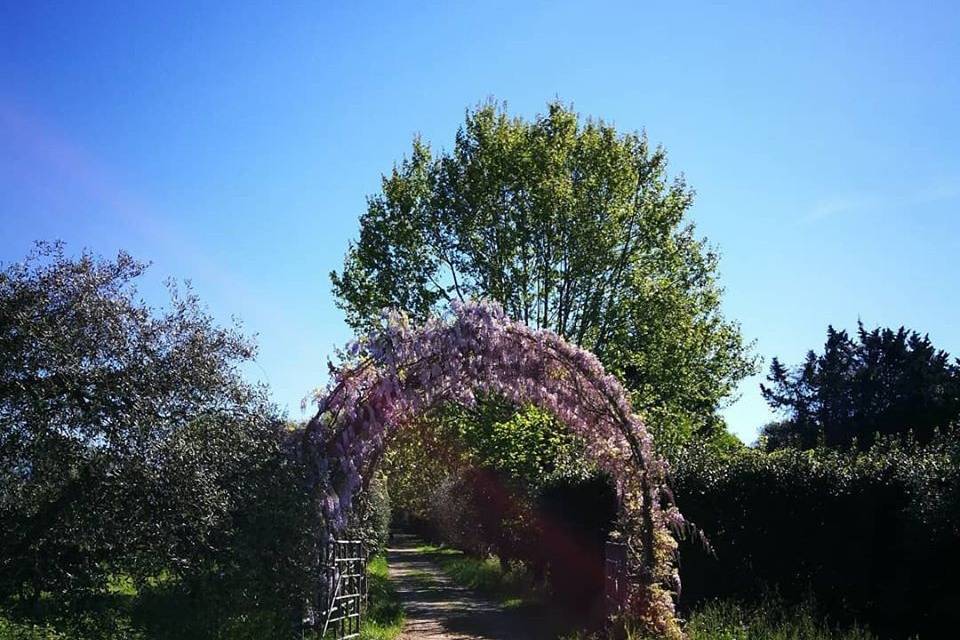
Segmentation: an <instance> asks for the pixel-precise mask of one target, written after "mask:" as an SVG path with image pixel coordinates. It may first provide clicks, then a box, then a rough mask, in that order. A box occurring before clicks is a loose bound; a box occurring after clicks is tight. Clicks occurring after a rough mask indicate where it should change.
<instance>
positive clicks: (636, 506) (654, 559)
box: [303, 303, 683, 637]
mask: <svg viewBox="0 0 960 640" xmlns="http://www.w3.org/2000/svg"><path fill="white" fill-rule="evenodd" d="M342 358H343V359H342V362H341V363H340V364H339V365H337V366H334V365H331V366H330V368H331V381H330V383H329V384H328V386H327V387H326V388H325V389H324V390H322V391H319V392H318V393H317V394H316V400H317V404H318V409H317V413H316V415H315V416H314V418H313V419H312V420H311V421H310V423H309V424H308V426H307V428H306V429H305V430H304V434H303V438H304V440H303V451H304V454H305V456H306V457H307V460H308V462H309V464H310V469H311V473H312V481H313V484H314V486H313V489H314V491H315V492H316V493H315V495H316V496H317V498H318V499H319V500H320V510H321V513H322V517H323V519H324V525H325V527H324V528H325V530H326V531H328V532H331V533H332V534H335V533H336V532H338V531H340V530H342V529H343V528H345V526H346V522H347V516H348V515H349V513H350V511H351V509H352V506H353V500H354V498H355V497H356V495H357V493H358V492H359V491H361V490H362V489H363V488H364V487H365V484H366V482H368V481H369V479H370V478H371V476H372V475H373V471H374V470H375V469H376V466H377V464H378V463H379V461H380V459H381V456H382V454H383V451H384V446H385V439H386V436H387V434H388V432H389V431H390V430H393V429H400V428H403V427H404V425H407V424H410V423H411V421H413V420H415V419H416V418H417V416H420V415H423V413H424V412H426V411H428V410H429V409H431V408H432V407H435V406H436V405H438V404H439V403H442V402H457V403H461V404H465V405H471V404H472V403H473V402H474V401H475V396H474V394H475V393H493V394H499V395H500V396H502V397H504V398H506V399H508V400H510V401H512V402H514V403H516V404H518V405H519V404H524V403H531V404H535V405H537V406H539V407H541V408H542V409H544V410H547V411H549V412H551V413H552V414H554V415H555V416H556V417H557V418H558V419H559V420H560V422H561V423H563V424H564V425H566V426H567V427H568V428H569V429H571V430H572V431H574V432H575V433H577V434H578V435H579V436H580V437H581V438H582V439H583V441H584V442H585V447H586V453H587V455H588V456H590V457H591V458H592V459H593V460H594V461H595V462H596V464H597V466H598V467H599V468H600V469H602V470H603V471H605V472H606V473H607V474H609V476H610V478H612V480H613V482H614V485H615V488H616V493H617V499H618V508H619V516H618V520H617V529H618V531H619V532H620V535H621V536H622V537H623V539H624V541H625V542H627V544H628V546H629V547H630V549H631V551H632V553H631V558H632V562H631V566H632V571H631V578H632V580H631V584H632V586H631V588H630V589H629V590H628V594H627V599H626V605H627V611H628V612H629V614H628V615H630V617H632V618H634V619H635V620H637V621H638V622H640V623H641V624H643V625H644V626H645V627H647V628H648V630H650V631H655V632H658V633H661V634H663V635H664V636H665V637H682V636H681V633H680V630H679V627H678V624H677V622H676V618H675V614H674V601H673V596H674V594H675V593H676V592H677V590H678V588H679V579H678V575H677V571H676V566H675V562H674V554H675V550H676V541H675V539H674V537H673V535H672V533H671V530H675V529H676V528H677V527H679V526H680V525H681V524H682V523H683V519H682V516H681V515H680V513H679V511H678V510H677V509H676V507H675V506H674V505H673V504H672V502H671V501H670V500H669V499H668V496H669V492H668V491H667V490H666V464H665V462H664V461H663V460H662V459H660V458H659V457H658V456H657V455H656V454H655V453H654V452H653V442H652V438H651V436H650V434H649V432H648V431H647V430H646V428H645V426H644V424H643V422H642V420H641V419H640V417H639V416H637V415H636V414H635V413H633V411H632V409H631V407H630V403H629V400H628V399H627V395H626V392H625V390H624V389H623V387H622V385H621V384H620V383H619V381H618V380H617V379H616V378H615V377H614V376H612V375H610V374H608V373H606V372H605V371H604V369H603V367H602V365H601V364H600V362H599V360H597V358H596V356H594V355H593V354H592V353H590V352H588V351H586V350H584V349H581V348H579V347H576V346H574V345H572V344H570V343H568V342H566V341H565V340H563V338H561V337H560V336H558V335H557V334H555V333H553V332H550V331H545V330H532V329H530V328H529V327H527V326H526V325H525V324H523V323H520V322H516V321H513V320H511V319H510V318H508V317H507V316H506V314H505V313H504V312H503V310H502V309H501V308H500V307H499V306H497V305H495V304H489V303H462V304H455V305H453V307H452V309H451V313H450V314H448V315H447V316H446V317H442V318H432V319H430V320H428V321H426V322H425V323H423V324H421V325H414V324H412V323H411V322H410V321H409V319H408V318H407V317H406V316H404V315H402V314H398V313H388V314H386V315H385V316H384V321H383V323H382V326H381V328H380V329H378V330H376V331H373V332H371V333H370V334H368V335H366V336H364V337H362V338H360V339H359V340H357V341H356V342H354V343H352V344H351V345H350V346H349V348H348V349H347V351H346V352H345V353H344V354H342Z"/></svg>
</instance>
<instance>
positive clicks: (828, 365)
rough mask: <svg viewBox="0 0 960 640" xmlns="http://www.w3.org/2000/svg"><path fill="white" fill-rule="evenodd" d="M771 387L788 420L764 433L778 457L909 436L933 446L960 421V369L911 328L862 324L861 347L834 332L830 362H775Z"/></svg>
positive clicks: (826, 354)
mask: <svg viewBox="0 0 960 640" xmlns="http://www.w3.org/2000/svg"><path fill="white" fill-rule="evenodd" d="M767 380H768V381H769V382H770V385H771V386H769V387H767V386H762V391H763V395H764V397H765V398H766V400H767V402H768V403H769V404H770V406H771V407H773V408H774V409H776V410H779V411H781V412H783V413H784V414H786V419H785V420H783V421H781V422H776V423H772V424H769V425H767V426H766V427H764V429H763V442H764V444H765V446H767V447H768V448H770V449H777V448H781V447H785V446H795V447H800V448H811V447H814V446H816V445H817V444H818V443H821V442H822V443H824V444H826V445H827V446H830V447H847V446H850V445H851V444H853V443H854V442H856V444H858V445H859V446H861V447H868V446H869V445H870V444H871V443H872V442H873V441H874V438H875V437H876V436H877V435H892V434H905V433H908V432H910V433H912V434H913V436H914V437H916V438H919V439H920V440H921V441H924V442H925V441H927V440H929V439H930V438H932V437H933V434H934V431H935V430H937V429H943V428H946V427H947V426H949V425H950V424H952V423H954V422H956V421H958V420H960V361H957V360H951V358H950V356H949V354H947V353H946V352H944V351H939V350H937V349H936V348H935V347H934V346H933V344H932V343H931V342H930V338H929V337H928V336H925V335H924V336H921V335H920V334H919V333H917V332H915V331H908V330H906V329H904V328H903V327H901V328H900V329H898V330H897V331H893V330H891V329H879V328H877V329H874V330H873V331H867V330H866V329H864V327H863V324H862V323H861V324H860V325H859V328H858V330H857V336H856V340H854V339H852V338H850V336H848V335H847V333H846V332H845V331H836V330H834V328H833V327H828V328H827V341H826V344H825V345H824V349H823V354H821V355H817V354H815V353H814V352H813V351H811V352H810V353H809V354H807V358H806V360H805V361H804V362H803V364H801V365H800V366H798V367H796V368H794V369H789V368H787V367H785V366H784V365H783V364H781V363H780V361H779V360H777V359H776V358H774V360H773V363H772V364H771V366H770V375H769V376H768V378H767Z"/></svg>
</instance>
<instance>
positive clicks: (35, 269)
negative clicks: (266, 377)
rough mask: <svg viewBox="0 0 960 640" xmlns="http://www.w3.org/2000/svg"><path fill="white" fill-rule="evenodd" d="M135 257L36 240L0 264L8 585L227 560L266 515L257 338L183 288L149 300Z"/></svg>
mask: <svg viewBox="0 0 960 640" xmlns="http://www.w3.org/2000/svg"><path fill="white" fill-rule="evenodd" d="M145 268H146V267H145V265H144V264H143V263H141V262H138V261H136V260H134V259H133V258H132V257H130V256H129V255H127V254H125V253H120V254H119V255H118V256H117V257H116V258H115V259H112V260H105V259H101V258H98V257H96V256H94V255H92V254H89V253H84V254H82V255H81V256H80V257H78V258H75V259H74V258H71V257H68V256H67V255H66V254H65V253H64V250H63V247H62V246H61V245H59V244H38V246H37V248H36V249H35V250H34V251H33V252H32V253H31V254H30V255H29V256H28V257H27V258H26V259H25V260H24V261H22V262H19V263H15V264H9V265H6V266H5V267H4V268H3V270H2V271H0V576H2V577H0V588H2V589H3V591H4V593H5V594H7V595H10V594H16V593H19V594H20V596H21V598H22V600H23V599H25V600H26V601H29V600H30V599H31V598H36V597H38V596H39V594H40V593H41V591H52V592H61V593H68V592H73V593H76V592H78V591H79V592H83V591H87V590H91V589H97V588H101V587H103V585H104V583H105V581H106V580H107V578H108V577H109V576H111V575H115V574H118V573H122V574H125V575H130V576H133V577H135V578H142V577H146V576H150V575H156V574H157V573H159V572H160V571H167V572H170V573H171V574H173V575H189V574H191V573H197V572H200V571H203V570H204V569H206V568H209V567H211V566H213V565H216V566H217V567H218V570H219V571H220V572H223V571H227V570H229V565H230V562H231V560H230V559H231V558H233V559H235V558H236V556H237V554H236V553H233V555H230V552H231V551H236V549H235V547H236V546H237V545H238V544H239V542H238V541H239V540H241V539H242V538H244V537H246V538H247V539H249V538H250V537H251V533H250V532H249V531H247V532H246V533H244V531H243V528H242V527H241V526H240V525H241V524H243V526H247V527H248V529H249V528H250V527H251V526H253V524H251V523H257V522H260V523H262V522H263V521H264V518H262V517H258V516H257V514H256V512H255V511H251V508H252V505H255V504H256V503H257V502H258V501H260V502H261V503H262V502H264V501H265V500H266V499H267V498H268V497H269V496H271V495H273V494H276V487H275V486H274V484H275V482H276V479H277V478H282V477H283V469H284V468H285V466H286V464H287V463H286V462H285V461H284V456H283V455H282V446H283V429H282V426H281V422H280V421H279V420H278V419H277V417H276V412H275V411H274V409H273V408H272V407H271V406H270V405H269V403H268V402H267V399H266V396H265V392H264V389H262V388H260V387H258V386H253V385H250V384H248V383H246V382H244V380H243V378H242V376H241V372H240V370H239V366H240V365H241V363H243V362H244V361H247V360H249V359H251V358H252V357H253V356H254V354H255V351H254V346H253V344H252V343H251V342H250V341H249V340H248V339H247V338H245V337H244V336H243V335H242V334H241V333H240V332H239V331H238V330H237V329H236V328H223V327H220V326H217V325H216V324H215V323H214V321H213V319H212V318H211V317H210V315H209V314H208V313H207V312H205V311H204V309H203V307H202V306H201V305H200V303H199V301H198V299H197V297H196V296H195V295H194V294H193V293H192V292H191V290H190V289H189V286H188V287H186V288H185V289H178V287H176V286H175V285H174V284H172V283H171V284H170V287H169V290H170V301H169V305H168V306H167V307H166V308H165V309H164V310H162V311H158V310H155V309H152V308H150V307H149V306H147V305H146V304H145V303H144V302H142V301H141V300H139V298H138V297H137V293H136V290H135V288H134V283H135V281H136V280H137V278H139V277H140V276H141V275H142V274H143V272H144V270H145ZM294 488H295V487H294ZM275 497H276V496H275V495H274V498H275ZM267 520H269V519H267ZM244 523H245V524H244ZM263 553H268V551H263Z"/></svg>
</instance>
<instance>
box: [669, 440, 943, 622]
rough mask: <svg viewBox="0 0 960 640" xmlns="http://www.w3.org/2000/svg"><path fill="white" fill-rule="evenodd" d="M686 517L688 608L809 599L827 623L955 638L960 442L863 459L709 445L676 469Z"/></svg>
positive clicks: (904, 446)
mask: <svg viewBox="0 0 960 640" xmlns="http://www.w3.org/2000/svg"><path fill="white" fill-rule="evenodd" d="M674 468H675V471H674V473H675V478H674V484H673V486H674V489H675V493H676V497H677V502H678V504H679V506H680V508H681V510H682V511H683V513H684V515H685V516H686V517H687V518H688V519H689V520H690V521H692V522H693V523H695V524H696V525H697V526H698V527H699V528H700V529H701V530H702V531H703V532H704V533H705V534H706V536H707V538H708V539H709V541H710V543H711V545H712V547H713V550H714V552H715V555H711V554H710V553H708V552H707V551H706V550H705V549H704V547H703V545H702V544H699V543H696V542H694V541H692V540H688V541H685V542H684V544H683V545H682V547H681V568H680V572H681V578H682V580H683V583H684V586H683V594H682V603H681V604H682V605H683V606H684V607H685V608H686V609H688V610H689V608H690V607H692V606H694V605H696V604H697V603H700V602H703V601H705V600H708V599H713V598H737V599H742V600H751V599H752V600H756V598H757V597H758V596H759V595H760V594H762V593H764V592H767V591H769V590H776V591H777V592H778V593H779V595H780V596H782V597H784V598H786V599H788V600H790V601H795V602H799V601H802V600H803V599H804V598H805V597H807V596H809V595H811V594H812V595H813V596H814V598H815V600H816V601H817V603H818V604H819V605H820V606H821V607H823V609H824V613H826V614H827V615H829V616H830V617H831V618H833V619H836V620H839V621H846V622H850V621H853V620H858V621H861V622H865V623H867V624H869V625H871V626H872V627H873V628H874V629H876V630H877V631H880V632H881V633H883V634H892V635H901V636H902V635H910V634H915V633H921V634H923V635H924V636H926V635H927V634H932V636H931V637H939V635H938V634H939V633H941V632H942V630H944V629H950V628H952V629H957V628H960V587H958V583H957V576H960V544H958V543H960V440H958V439H957V438H956V437H955V436H950V437H948V436H940V437H938V438H937V439H935V440H934V442H932V443H930V444H929V445H925V446H922V447H921V446H919V445H916V444H913V443H909V442H907V443H904V442H900V441H891V440H887V441H883V442H881V443H878V444H877V445H875V446H874V447H872V448H871V449H870V450H869V451H867V452H865V453H856V452H838V451H834V450H827V449H815V450H810V451H798V450H793V449H786V450H781V451H776V452H773V453H765V452H763V451H760V450H756V449H744V450H741V451H739V452H734V453H729V452H727V453H720V452H717V451H715V450H711V449H709V448H703V447H695V448H691V449H688V450H687V451H685V452H683V453H682V454H681V455H680V456H679V459H678V460H676V461H675V464H674Z"/></svg>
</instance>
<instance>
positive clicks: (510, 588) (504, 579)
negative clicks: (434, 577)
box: [417, 544, 543, 609]
mask: <svg viewBox="0 0 960 640" xmlns="http://www.w3.org/2000/svg"><path fill="white" fill-rule="evenodd" d="M417 551H419V552H420V553H423V554H425V555H428V556H429V557H430V559H431V560H433V561H434V562H435V563H436V564H438V565H439V566H440V569H441V570H442V571H443V572H444V573H445V574H447V575H448V576H450V578H451V579H452V580H453V581H454V582H456V583H457V584H458V585H460V586H462V587H467V588H468V589H473V590H475V591H478V592H480V593H482V594H484V595H486V596H488V597H491V598H493V599H494V600H496V601H497V602H499V603H500V605H501V606H503V607H505V608H508V609H509V608H516V607H523V606H535V605H538V604H541V603H542V600H543V594H542V591H541V589H539V588H538V587H537V585H536V584H534V581H533V580H532V579H531V577H530V575H529V573H528V572H527V571H526V569H525V568H524V567H523V565H521V564H511V565H510V567H509V568H508V569H507V570H506V571H505V570H504V569H503V567H502V566H501V565H500V560H499V559H498V558H496V557H495V556H488V557H486V558H477V557H474V556H470V555H467V554H465V553H464V552H462V551H459V550H457V549H451V548H448V547H441V546H437V545H431V544H425V545H421V546H419V547H417Z"/></svg>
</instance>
